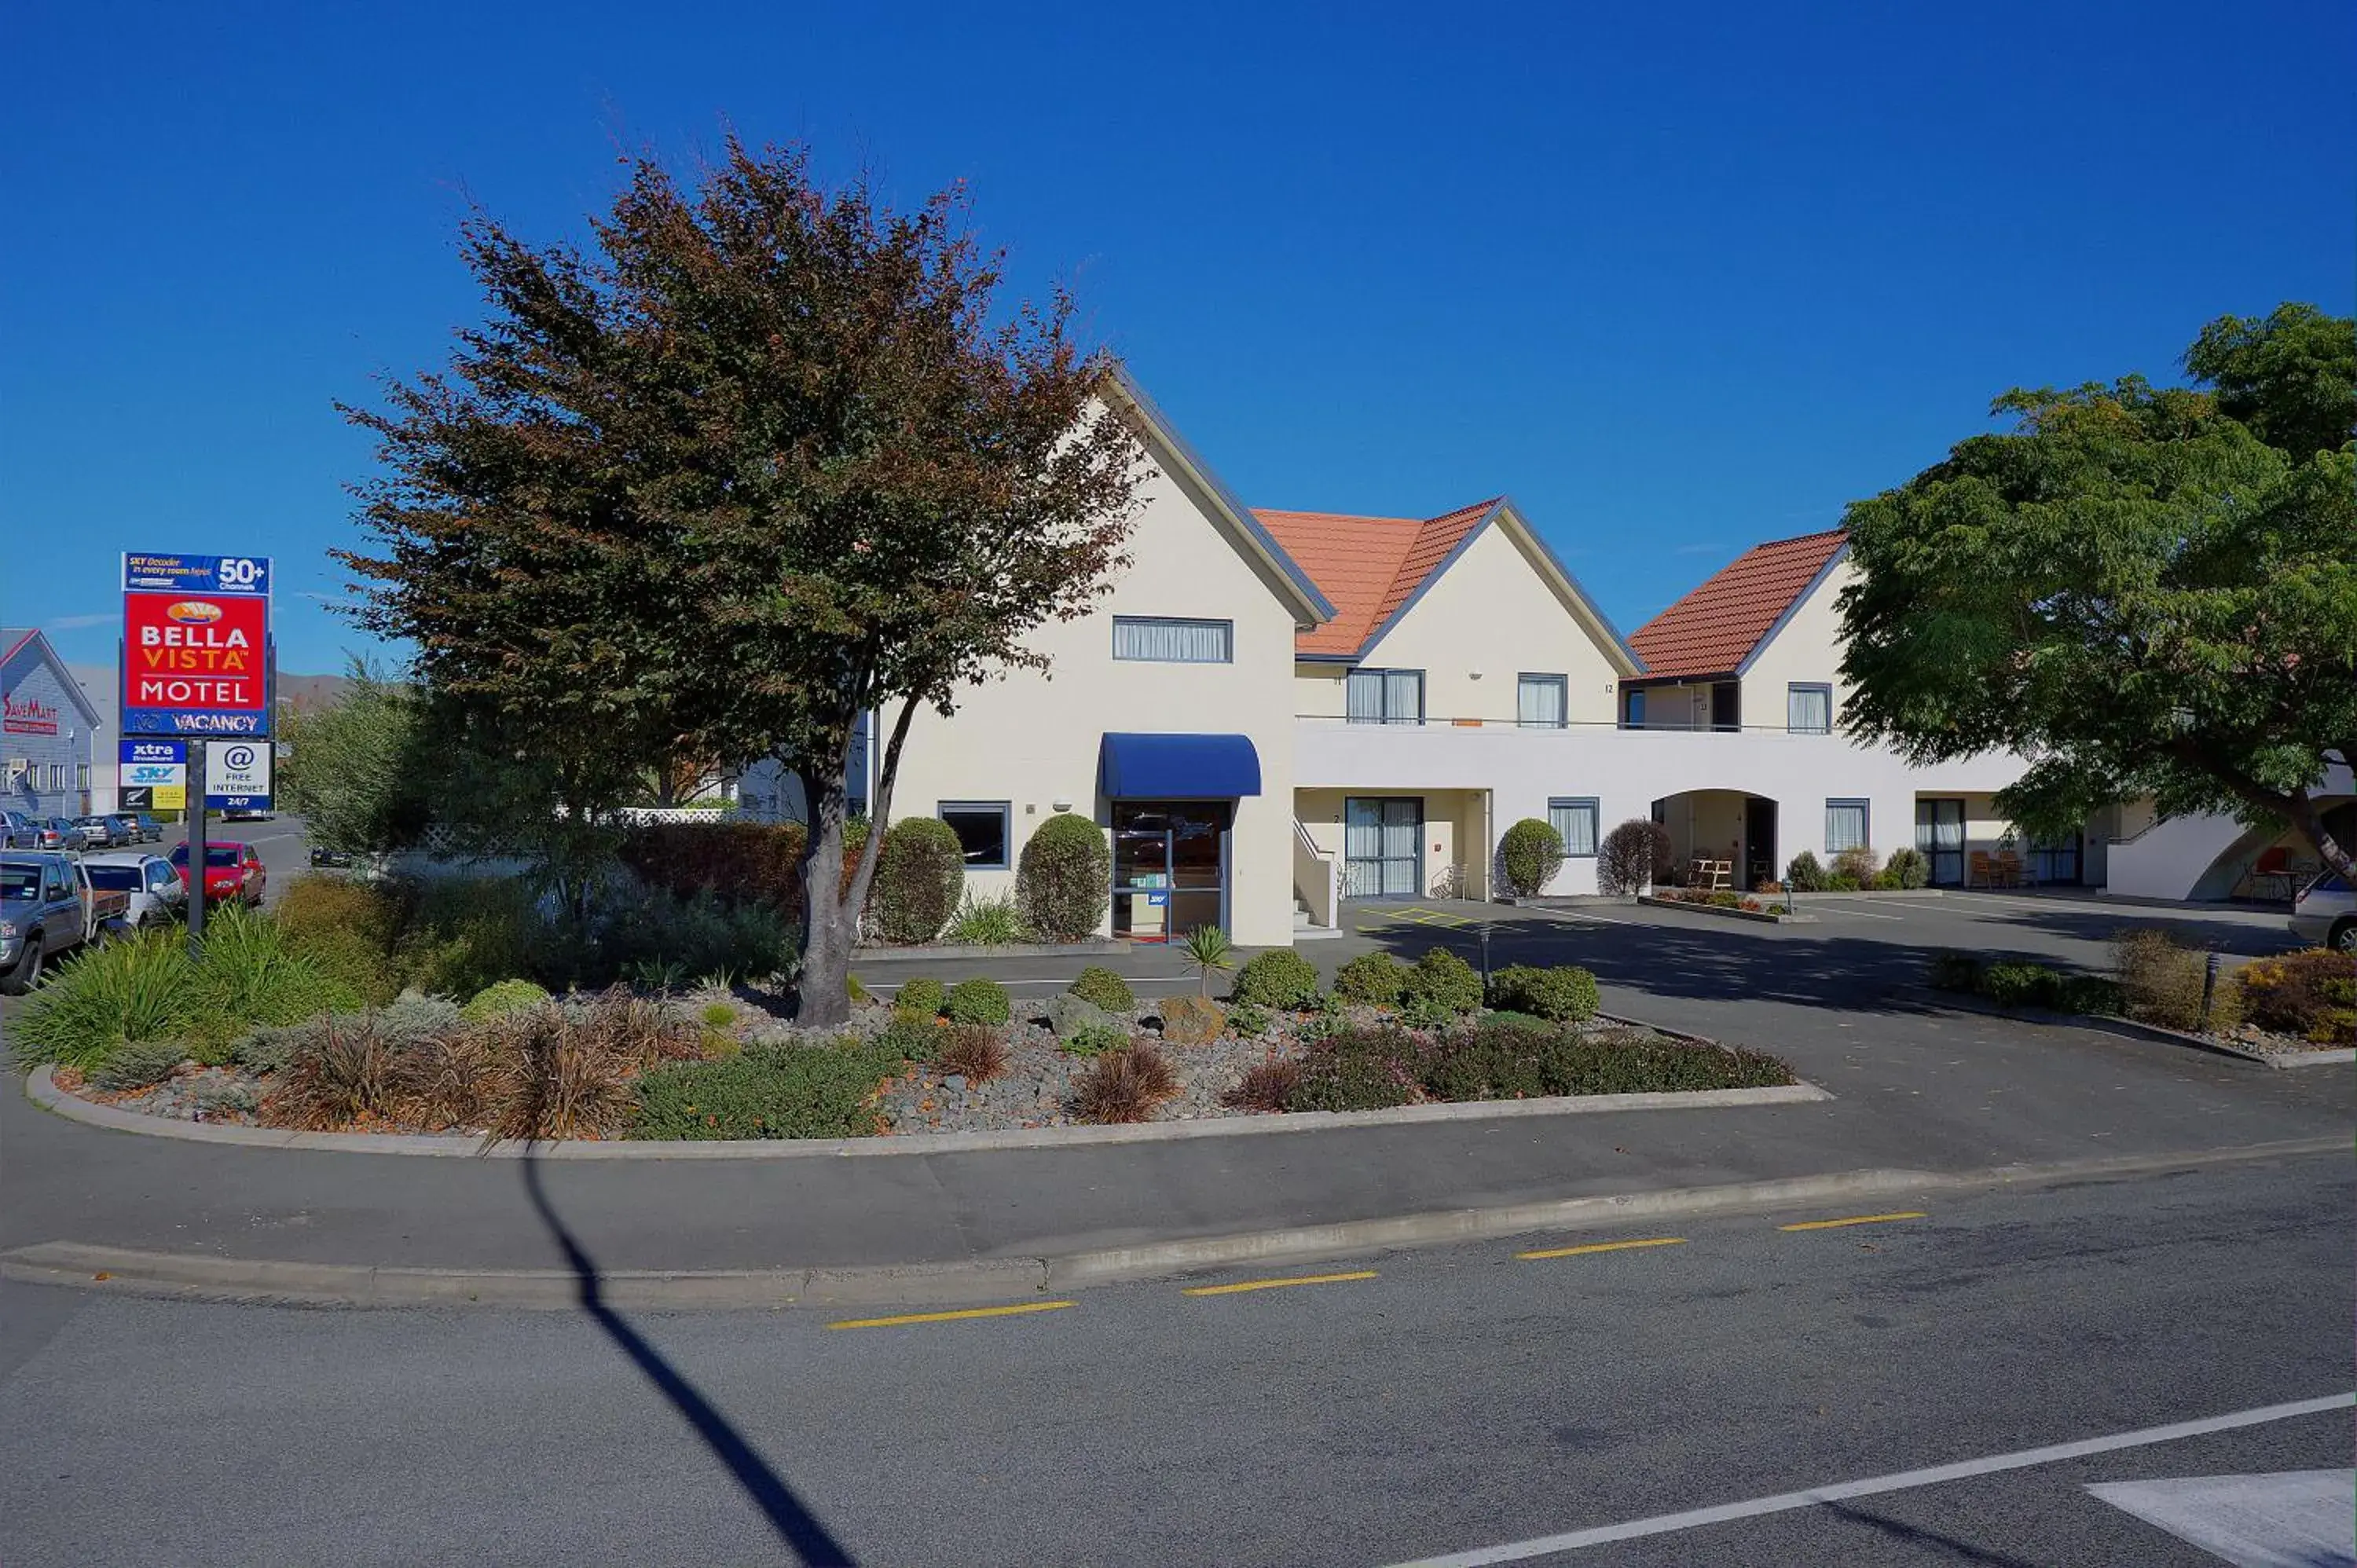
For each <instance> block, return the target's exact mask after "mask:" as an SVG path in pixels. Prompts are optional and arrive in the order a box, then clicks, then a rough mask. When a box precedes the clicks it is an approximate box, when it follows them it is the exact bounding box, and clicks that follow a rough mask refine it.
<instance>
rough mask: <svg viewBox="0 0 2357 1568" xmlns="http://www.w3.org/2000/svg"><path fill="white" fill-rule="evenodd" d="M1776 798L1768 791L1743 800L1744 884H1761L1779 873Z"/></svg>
mask: <svg viewBox="0 0 2357 1568" xmlns="http://www.w3.org/2000/svg"><path fill="white" fill-rule="evenodd" d="M1776 866H1777V860H1776V802H1775V801H1773V800H1770V799H1769V798H1768V797H1767V796H1765V795H1747V796H1745V797H1744V800H1743V886H1745V887H1746V888H1747V889H1749V888H1754V887H1758V886H1760V884H1762V883H1765V882H1773V881H1775V880H1776V877H1777V875H1778V874H1777V870H1776Z"/></svg>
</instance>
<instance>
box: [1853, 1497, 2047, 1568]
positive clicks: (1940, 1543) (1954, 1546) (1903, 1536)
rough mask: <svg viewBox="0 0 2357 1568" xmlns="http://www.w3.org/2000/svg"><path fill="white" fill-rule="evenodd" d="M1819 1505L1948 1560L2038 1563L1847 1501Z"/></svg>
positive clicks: (2016, 1566)
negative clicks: (1886, 1516) (1875, 1512)
mask: <svg viewBox="0 0 2357 1568" xmlns="http://www.w3.org/2000/svg"><path fill="white" fill-rule="evenodd" d="M1819 1506H1820V1507H1822V1508H1824V1509H1828V1510H1829V1511H1831V1512H1834V1513H1837V1514H1839V1515H1841V1516H1842V1518H1844V1519H1846V1520H1855V1521H1856V1522H1857V1523H1859V1524H1862V1525H1866V1526H1867V1527H1868V1528H1870V1529H1873V1530H1880V1531H1881V1532H1882V1533H1883V1534H1884V1535H1887V1536H1889V1537H1890V1538H1891V1539H1892V1540H1894V1541H1905V1542H1906V1543H1907V1544H1908V1545H1910V1546H1920V1547H1923V1548H1925V1549H1927V1550H1929V1551H1932V1552H1934V1553H1935V1554H1936V1555H1938V1556H1940V1557H1942V1558H1944V1559H1947V1560H1949V1561H1953V1562H1957V1563H1988V1564H1992V1565H1994V1568H2038V1564H2036V1563H2032V1562H2030V1561H2029V1559H2028V1558H2026V1557H2015V1556H2011V1555H2009V1554H2007V1553H2006V1552H1991V1551H1989V1550H1988V1549H1986V1547H1980V1546H1975V1545H1974V1544H1973V1543H1972V1542H1971V1541H1965V1540H1964V1539H1962V1538H1960V1537H1958V1536H1953V1535H1948V1534H1945V1533H1943V1531H1940V1530H1931V1529H1927V1528H1926V1527H1924V1526H1922V1525H1919V1524H1906V1523H1903V1522H1901V1521H1900V1520H1895V1519H1884V1518H1883V1517H1882V1516H1881V1515H1879V1514H1872V1513H1868V1512H1867V1511H1866V1510H1865V1509H1860V1508H1852V1507H1851V1506H1850V1505H1849V1504H1847V1503H1844V1502H1826V1503H1823V1504H1820V1505H1819Z"/></svg>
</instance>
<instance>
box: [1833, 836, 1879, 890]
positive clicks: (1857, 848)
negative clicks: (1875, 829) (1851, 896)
mask: <svg viewBox="0 0 2357 1568" xmlns="http://www.w3.org/2000/svg"><path fill="white" fill-rule="evenodd" d="M1880 865H1881V861H1880V858H1879V857H1878V856H1877V855H1876V854H1875V853H1874V851H1873V850H1872V849H1870V848H1868V847H1867V845H1865V844H1862V843H1860V844H1852V845H1851V846H1850V847H1849V848H1847V849H1846V850H1844V851H1842V852H1841V853H1840V854H1836V855H1835V856H1834V864H1833V875H1835V876H1836V877H1842V876H1846V877H1848V878H1849V880H1850V883H1851V885H1852V886H1857V887H1865V886H1869V885H1871V884H1872V883H1873V881H1874V876H1875V873H1876V871H1877V870H1878V868H1879V867H1880Z"/></svg>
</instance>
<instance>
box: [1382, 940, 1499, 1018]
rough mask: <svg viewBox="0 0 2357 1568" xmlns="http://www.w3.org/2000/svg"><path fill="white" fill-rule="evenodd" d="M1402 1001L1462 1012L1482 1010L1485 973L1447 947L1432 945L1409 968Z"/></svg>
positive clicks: (1446, 1010)
mask: <svg viewBox="0 0 2357 1568" xmlns="http://www.w3.org/2000/svg"><path fill="white" fill-rule="evenodd" d="M1400 998H1401V1001H1402V1002H1403V1003H1404V1004H1406V1005H1408V1006H1410V1007H1414V1006H1415V1005H1416V1004H1419V1003H1421V1004H1424V1006H1425V1008H1426V1009H1427V1010H1437V1011H1441V1012H1447V1013H1453V1014H1457V1015H1464V1014H1468V1013H1478V1012H1480V1010H1481V977H1480V975H1479V974H1476V973H1475V972H1473V966H1472V965H1471V964H1469V963H1467V962H1466V961H1464V960H1463V959H1461V958H1458V956H1457V955H1456V954H1455V953H1453V952H1450V951H1449V950H1448V949H1447V948H1429V949H1426V951H1425V955H1424V956H1423V957H1422V958H1420V959H1418V960H1416V961H1415V963H1414V964H1413V965H1411V966H1410V967H1409V969H1408V972H1407V975H1406V983H1405V985H1404V986H1403V987H1402V988H1401V992H1400Z"/></svg>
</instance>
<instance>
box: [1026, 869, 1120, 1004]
mask: <svg viewBox="0 0 2357 1568" xmlns="http://www.w3.org/2000/svg"><path fill="white" fill-rule="evenodd" d="M1035 836H1036V835H1035ZM1066 989H1067V990H1069V991H1070V992H1071V993H1072V994H1073V995H1075V996H1077V997H1079V998H1080V999H1081V1000H1082V1001H1083V1002H1093V1003H1095V1004H1097V1005H1098V1006H1100V1007H1102V1008H1103V1009H1104V1010H1105V1011H1106V1012H1108V1013H1126V1012H1128V1011H1129V1010H1130V1009H1131V1008H1133V1007H1135V1006H1136V1005H1137V996H1136V994H1135V993H1134V992H1132V991H1131V990H1130V988H1129V982H1128V981H1126V980H1124V979H1123V978H1122V977H1121V976H1119V975H1117V974H1115V973H1114V972H1113V971H1111V970H1109V969H1107V968H1105V967H1104V966H1103V964H1097V963H1092V964H1090V965H1089V966H1088V967H1087V968H1086V969H1083V970H1082V971H1081V972H1080V977H1079V978H1078V979H1076V980H1074V981H1073V982H1072V983H1071V985H1070V986H1068V987H1066Z"/></svg>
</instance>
